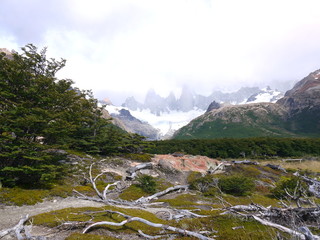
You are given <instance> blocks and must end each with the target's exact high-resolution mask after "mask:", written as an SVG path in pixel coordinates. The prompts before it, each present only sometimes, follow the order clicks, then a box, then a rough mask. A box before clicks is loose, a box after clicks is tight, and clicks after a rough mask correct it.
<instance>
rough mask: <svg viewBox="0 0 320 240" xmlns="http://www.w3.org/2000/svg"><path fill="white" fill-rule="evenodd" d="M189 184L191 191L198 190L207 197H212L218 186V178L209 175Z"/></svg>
mask: <svg viewBox="0 0 320 240" xmlns="http://www.w3.org/2000/svg"><path fill="white" fill-rule="evenodd" d="M189 183H190V189H193V190H198V191H200V192H202V193H204V194H205V195H212V194H213V193H214V192H215V191H214V188H216V186H217V178H215V177H214V176H213V175H210V174H208V175H206V176H204V177H200V178H197V179H194V180H191V181H190V182H189ZM209 192H210V194H209Z"/></svg>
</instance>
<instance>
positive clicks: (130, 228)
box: [32, 206, 165, 234]
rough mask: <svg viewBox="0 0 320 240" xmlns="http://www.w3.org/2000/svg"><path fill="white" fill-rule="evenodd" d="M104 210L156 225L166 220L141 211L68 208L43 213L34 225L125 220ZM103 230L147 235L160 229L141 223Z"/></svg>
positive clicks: (55, 225)
mask: <svg viewBox="0 0 320 240" xmlns="http://www.w3.org/2000/svg"><path fill="white" fill-rule="evenodd" d="M104 210H112V211H119V212H122V213H124V214H127V215H130V216H136V217H141V218H144V219H147V220H149V221H152V222H154V223H163V224H164V223H165V221H164V220H161V219H159V218H157V217H156V216H155V215H154V214H152V213H150V212H147V211H144V210H141V209H122V208H119V207H111V206H106V207H103V208H93V207H85V208H66V209H62V210H57V211H52V212H48V213H42V214H39V215H36V216H34V217H32V218H33V224H34V225H41V226H45V227H51V228H52V227H57V226H59V225H60V224H62V223H63V222H66V221H77V222H82V221H89V220H92V221H94V222H98V221H110V222H121V221H123V220H124V218H123V217H122V216H119V215H118V214H111V213H106V212H105V211H104ZM102 229H107V230H108V231H116V232H121V233H128V234H130V233H137V231H138V230H139V229H140V230H142V231H143V232H145V233H146V234H155V233H158V232H159V230H160V229H157V228H154V227H150V226H148V225H145V224H143V223H140V222H130V223H128V224H126V225H124V226H120V227H118V226H108V225H106V226H103V227H102Z"/></svg>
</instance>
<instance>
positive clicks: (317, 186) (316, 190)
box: [298, 174, 320, 198]
mask: <svg viewBox="0 0 320 240" xmlns="http://www.w3.org/2000/svg"><path fill="white" fill-rule="evenodd" d="M298 175H299V174H298ZM301 178H302V179H303V180H304V181H305V182H306V183H307V184H308V185H309V191H310V192H311V193H312V194H314V196H315V197H317V198H320V181H318V180H315V179H312V178H309V177H306V176H301Z"/></svg>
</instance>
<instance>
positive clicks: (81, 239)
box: [65, 233, 118, 240]
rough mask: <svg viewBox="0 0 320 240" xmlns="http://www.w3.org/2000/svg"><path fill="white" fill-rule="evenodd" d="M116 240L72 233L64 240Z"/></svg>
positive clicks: (114, 239)
mask: <svg viewBox="0 0 320 240" xmlns="http://www.w3.org/2000/svg"><path fill="white" fill-rule="evenodd" d="M117 239H118V238H114V237H108V236H101V235H95V234H82V233H73V234H71V235H70V236H68V237H67V238H66V239H65V240H117Z"/></svg>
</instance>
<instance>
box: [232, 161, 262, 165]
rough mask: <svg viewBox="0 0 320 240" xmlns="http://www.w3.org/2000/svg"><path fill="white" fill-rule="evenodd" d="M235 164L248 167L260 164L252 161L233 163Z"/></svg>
mask: <svg viewBox="0 0 320 240" xmlns="http://www.w3.org/2000/svg"><path fill="white" fill-rule="evenodd" d="M232 162H233V163H234V164H247V165H259V163H258V162H253V161H250V160H243V161H232Z"/></svg>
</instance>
